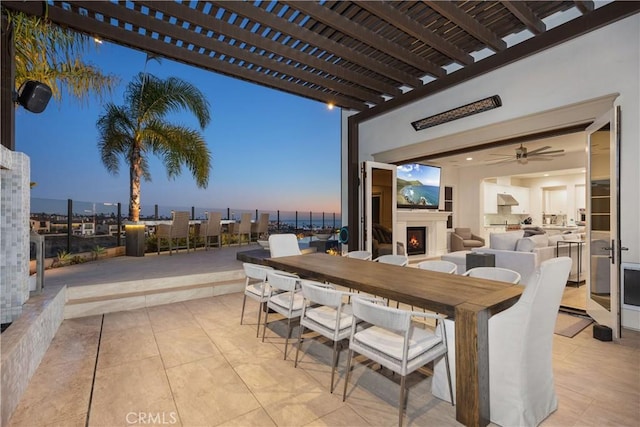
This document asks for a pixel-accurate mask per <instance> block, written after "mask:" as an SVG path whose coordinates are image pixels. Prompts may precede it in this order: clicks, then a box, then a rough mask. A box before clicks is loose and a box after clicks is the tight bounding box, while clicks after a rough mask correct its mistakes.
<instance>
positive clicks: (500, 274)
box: [463, 267, 522, 285]
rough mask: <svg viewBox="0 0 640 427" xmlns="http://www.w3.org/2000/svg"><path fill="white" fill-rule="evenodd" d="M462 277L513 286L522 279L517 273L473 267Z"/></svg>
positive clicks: (492, 268) (506, 269)
mask: <svg viewBox="0 0 640 427" xmlns="http://www.w3.org/2000/svg"><path fill="white" fill-rule="evenodd" d="M463 276H469V277H479V278H481V279H489V280H496V281H498V282H507V283H513V284H514V285H517V284H518V283H520V280H521V279H522V276H521V275H520V273H518V272H517V271H513V270H509V269H508V268H501V267H475V268H472V269H471V270H467V271H466V272H465V273H464V274H463Z"/></svg>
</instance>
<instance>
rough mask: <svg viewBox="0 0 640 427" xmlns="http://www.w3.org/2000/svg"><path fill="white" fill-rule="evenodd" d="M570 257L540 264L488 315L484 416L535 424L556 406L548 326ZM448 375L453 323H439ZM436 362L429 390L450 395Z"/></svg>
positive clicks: (452, 355)
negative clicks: (518, 291)
mask: <svg viewBox="0 0 640 427" xmlns="http://www.w3.org/2000/svg"><path fill="white" fill-rule="evenodd" d="M570 270H571V258H569V257H559V258H552V259H549V260H547V261H544V262H542V263H541V264H540V268H539V269H538V270H537V271H536V274H535V277H534V278H533V279H532V280H530V281H529V283H527V286H526V287H525V288H524V291H523V293H522V295H521V296H520V299H519V300H518V302H517V303H515V304H514V305H513V306H512V307H510V308H508V309H506V310H504V311H502V312H500V313H498V314H496V315H494V316H492V317H491V318H489V391H490V402H491V403H490V405H491V406H490V412H491V415H490V420H491V422H492V423H495V424H498V425H501V426H537V425H538V424H540V423H541V422H542V421H543V420H544V419H545V418H547V417H548V416H549V415H550V414H551V413H552V412H554V411H555V410H556V409H557V407H558V399H557V397H556V391H555V386H554V383H553V367H552V365H551V361H552V351H551V350H552V345H553V330H554V327H555V323H556V318H557V317H558V309H559V308H560V300H561V299H562V294H563V292H564V288H565V286H566V284H567V279H568V278H569V271H570ZM442 323H444V326H445V331H446V333H447V338H448V344H449V361H450V363H451V375H452V377H453V378H455V377H456V374H455V365H456V363H455V346H456V345H455V323H454V321H451V320H449V319H445V321H444V322H442ZM444 368H445V367H444V366H443V364H442V363H441V362H437V363H435V365H434V369H433V380H432V381H431V393H432V394H433V395H434V396H436V397H438V398H440V399H442V400H446V401H449V402H450V401H451V400H450V399H451V396H452V395H453V396H455V395H456V390H455V381H454V382H453V387H454V388H453V390H450V388H449V387H451V385H450V384H448V382H447V373H446V371H445V369H444Z"/></svg>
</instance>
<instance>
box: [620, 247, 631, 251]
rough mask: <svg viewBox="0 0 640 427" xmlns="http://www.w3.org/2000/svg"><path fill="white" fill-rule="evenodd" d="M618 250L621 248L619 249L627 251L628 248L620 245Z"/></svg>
mask: <svg viewBox="0 0 640 427" xmlns="http://www.w3.org/2000/svg"><path fill="white" fill-rule="evenodd" d="M620 250H621V251H628V250H629V248H626V247H624V246H621V247H620Z"/></svg>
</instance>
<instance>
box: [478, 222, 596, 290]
mask: <svg viewBox="0 0 640 427" xmlns="http://www.w3.org/2000/svg"><path fill="white" fill-rule="evenodd" d="M580 237H581V236H579V235H577V234H557V235H553V236H548V235H547V234H537V235H533V236H529V237H524V231H523V230H516V231H508V232H506V233H491V234H490V235H489V247H488V248H487V247H484V248H473V249H472V252H477V253H484V254H494V255H495V257H496V267H502V268H509V269H511V270H515V271H517V272H518V273H520V275H521V276H522V280H521V281H520V283H521V284H523V285H526V284H528V283H529V280H530V279H531V278H533V277H534V273H535V271H536V268H538V267H539V266H540V263H541V262H543V261H546V260H548V259H551V258H554V257H556V256H567V255H568V252H569V248H568V247H567V246H560V247H559V251H560V253H559V254H556V244H557V242H558V240H579V239H580ZM585 252H586V249H585V248H583V251H582V256H583V259H584V256H585ZM572 259H573V263H572V264H573V266H572V271H575V269H576V264H577V263H576V260H577V249H576V247H575V246H574V248H573V249H572ZM582 266H583V269H584V266H585V264H584V262H583V263H582Z"/></svg>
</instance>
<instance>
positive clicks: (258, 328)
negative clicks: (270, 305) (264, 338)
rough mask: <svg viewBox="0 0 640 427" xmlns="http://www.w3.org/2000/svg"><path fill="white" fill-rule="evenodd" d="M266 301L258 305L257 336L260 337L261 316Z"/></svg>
mask: <svg viewBox="0 0 640 427" xmlns="http://www.w3.org/2000/svg"><path fill="white" fill-rule="evenodd" d="M264 307H265V303H264V302H261V303H260V306H259V307H258V326H256V338H258V334H260V318H261V317H262V310H264Z"/></svg>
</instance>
